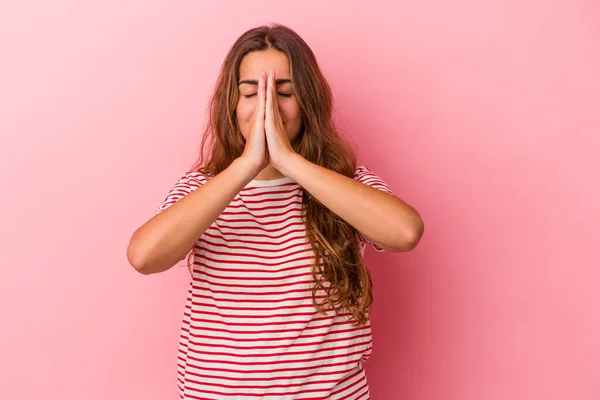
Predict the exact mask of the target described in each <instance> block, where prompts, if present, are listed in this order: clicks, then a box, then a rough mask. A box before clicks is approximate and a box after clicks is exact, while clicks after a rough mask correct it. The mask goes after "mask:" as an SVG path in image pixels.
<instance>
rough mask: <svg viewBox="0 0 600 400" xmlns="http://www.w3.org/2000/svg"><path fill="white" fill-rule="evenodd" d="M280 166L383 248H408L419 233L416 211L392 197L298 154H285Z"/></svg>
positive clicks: (413, 245) (420, 229) (417, 237)
mask: <svg viewBox="0 0 600 400" xmlns="http://www.w3.org/2000/svg"><path fill="white" fill-rule="evenodd" d="M280 168H281V169H280V171H281V173H283V174H284V175H286V176H289V177H290V178H292V179H293V180H295V181H296V182H297V183H298V184H299V185H300V186H302V187H303V188H304V189H306V190H307V191H308V192H309V193H310V194H312V195H313V196H314V197H315V198H316V199H317V200H319V201H320V202H321V203H322V204H323V205H325V206H326V207H327V208H329V209H330V210H331V211H332V212H334V213H335V214H337V215H338V216H339V217H340V218H342V219H343V220H344V221H346V222H348V223H349V224H350V225H352V226H353V227H354V228H356V229H357V230H358V231H359V232H361V233H362V234H363V235H364V236H365V237H366V238H368V239H369V240H371V241H372V242H373V243H374V244H376V245H377V246H378V247H381V248H382V249H384V250H387V251H409V250H412V249H413V248H415V246H416V245H417V243H418V242H419V240H420V239H421V236H422V235H423V230H424V225H423V221H422V220H421V217H420V215H419V213H418V212H417V211H416V210H415V209H414V208H413V207H411V206H410V205H408V204H407V203H405V202H404V201H402V200H401V199H399V198H398V197H396V196H392V195H390V194H388V193H385V192H383V191H381V190H378V189H375V188H372V187H369V186H367V185H365V184H363V183H360V182H357V181H355V180H354V179H352V178H348V177H346V176H344V175H341V174H339V173H337V172H334V171H331V170H329V169H327V168H324V167H321V166H319V165H316V164H313V163H311V162H310V161H307V160H306V159H305V158H303V157H302V156H300V155H298V154H294V155H293V156H291V157H287V158H286V159H285V161H284V162H282V164H281V167H280Z"/></svg>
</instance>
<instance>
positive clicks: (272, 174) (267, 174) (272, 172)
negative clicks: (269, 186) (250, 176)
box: [254, 165, 285, 181]
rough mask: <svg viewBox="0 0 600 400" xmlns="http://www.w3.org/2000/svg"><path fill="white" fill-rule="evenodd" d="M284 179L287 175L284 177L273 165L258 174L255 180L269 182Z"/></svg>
mask: <svg viewBox="0 0 600 400" xmlns="http://www.w3.org/2000/svg"><path fill="white" fill-rule="evenodd" d="M283 177H285V175H283V174H282V173H281V172H279V171H278V170H277V169H275V168H274V167H272V166H271V165H267V166H266V167H265V168H264V169H263V170H262V171H260V172H259V173H258V175H256V177H255V178H254V179H256V180H260V181H267V180H271V179H279V178H283Z"/></svg>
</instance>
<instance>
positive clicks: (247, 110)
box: [235, 101, 254, 124]
mask: <svg viewBox="0 0 600 400" xmlns="http://www.w3.org/2000/svg"><path fill="white" fill-rule="evenodd" d="M235 114H236V115H237V119H238V123H240V124H243V123H247V122H250V120H251V119H252V115H253V114H254V104H253V103H252V102H251V101H243V102H239V103H238V105H237V107H236V109H235Z"/></svg>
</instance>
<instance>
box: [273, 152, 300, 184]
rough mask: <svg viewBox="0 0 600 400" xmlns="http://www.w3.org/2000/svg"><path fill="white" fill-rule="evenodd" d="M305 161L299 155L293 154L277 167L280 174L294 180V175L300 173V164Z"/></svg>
mask: <svg viewBox="0 0 600 400" xmlns="http://www.w3.org/2000/svg"><path fill="white" fill-rule="evenodd" d="M302 161H305V160H304V157H302V156H301V155H300V154H298V153H291V154H290V155H289V156H288V157H285V158H284V159H283V160H281V162H280V163H279V165H278V166H277V167H276V168H277V170H278V171H279V172H281V173H282V174H283V175H285V176H288V177H290V178H292V179H294V174H295V173H296V172H297V171H298V169H299V168H298V166H299V164H300V163H301V162H302Z"/></svg>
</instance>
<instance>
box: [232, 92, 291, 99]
mask: <svg viewBox="0 0 600 400" xmlns="http://www.w3.org/2000/svg"><path fill="white" fill-rule="evenodd" d="M277 94H278V95H280V96H283V97H292V95H291V94H287V93H279V92H277ZM255 95H256V93H252V94H245V95H244V97H245V98H247V99H249V98H250V97H252V96H255Z"/></svg>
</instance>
